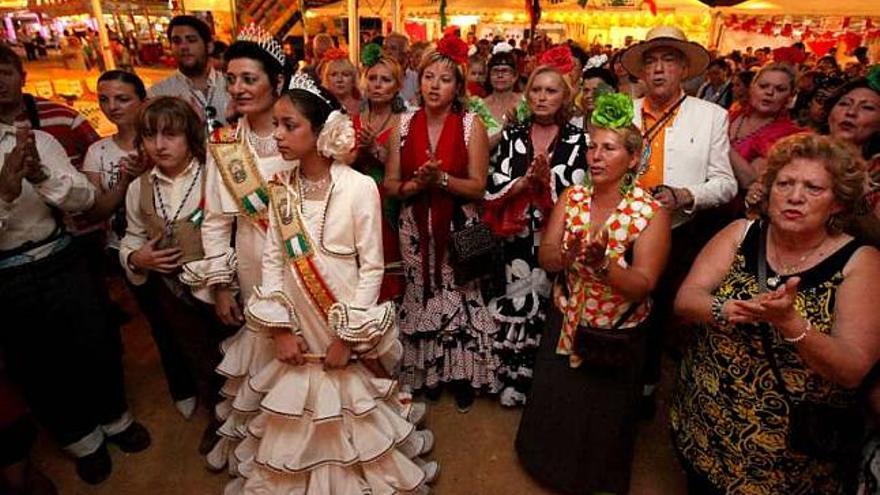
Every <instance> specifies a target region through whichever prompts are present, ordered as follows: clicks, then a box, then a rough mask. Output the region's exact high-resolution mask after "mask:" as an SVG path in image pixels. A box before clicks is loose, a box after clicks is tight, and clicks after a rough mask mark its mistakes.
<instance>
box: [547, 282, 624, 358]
mask: <svg viewBox="0 0 880 495" xmlns="http://www.w3.org/2000/svg"><path fill="white" fill-rule="evenodd" d="M565 273H566V272H561V273H560V274H559V275H558V277H559V278H561V279H562V281H561V282H560V281H559V278H557V283H561V287H562V291H563V292H564V294H565V297H566V298H568V297H570V295H571V293H570V292H569V290H568V283H567V282H566V280H567V278H566V275H565ZM640 305H641V302H634V303H631V304H630V306H629V308H627V310H626V311H624V312H623V314H622V315H620V317H619V318H617V321H615V322H614V325H612V326H611V328H593V327H588V326H585V325H578V327H577V328H576V329H575V332H574V338H573V339H572V343H571V345H572V350H573V351H574V353H575V354H577V356H578V357H580V358H581V362H582V365H585V366H588V367H590V368H600V369H613V368H622V367H624V366H626V365H627V364H629V363H631V362H632V359H633V347H632V343H633V341H634V340H635V339H636V338H638V337H639V336H640V333H641V332H640V330H641V327H639V328H626V329H621V328H620V326H621V325H623V324H624V323H625V322H626V320H628V319H629V317H630V316H632V315H633V314H634V313H635V312H636V310H638V309H639V306H640ZM580 311H581V309H580V308H579V309H578V313H580Z"/></svg>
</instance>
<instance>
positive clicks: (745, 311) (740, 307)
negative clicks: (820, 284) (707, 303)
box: [722, 277, 801, 326]
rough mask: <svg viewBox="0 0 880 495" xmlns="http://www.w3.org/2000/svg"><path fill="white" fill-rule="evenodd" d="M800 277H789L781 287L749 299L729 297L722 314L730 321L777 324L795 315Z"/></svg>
mask: <svg viewBox="0 0 880 495" xmlns="http://www.w3.org/2000/svg"><path fill="white" fill-rule="evenodd" d="M800 281H801V280H800V277H791V278H790V279H788V280H786V281H785V284H783V285H782V286H781V287H779V288H777V289H776V290H773V291H771V292H765V293H763V294H758V295H757V296H755V297H753V298H751V299H745V300H739V299H731V300H729V301H727V302H725V303H724V307H723V308H722V314H723V315H724V317H725V318H726V319H727V321H729V322H731V323H762V322H766V323H770V324H771V325H774V326H778V325H781V324H783V323H784V322H786V321H788V320H790V319H791V318H793V317H796V316H797V311H796V310H795V307H794V303H795V300H796V298H797V289H798V285H799V284H800Z"/></svg>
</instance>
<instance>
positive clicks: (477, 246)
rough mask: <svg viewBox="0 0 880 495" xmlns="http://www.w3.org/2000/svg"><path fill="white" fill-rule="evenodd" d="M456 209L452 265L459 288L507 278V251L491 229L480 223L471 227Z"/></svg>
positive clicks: (451, 255) (450, 244) (450, 260)
mask: <svg viewBox="0 0 880 495" xmlns="http://www.w3.org/2000/svg"><path fill="white" fill-rule="evenodd" d="M463 217H464V215H463V214H462V213H461V210H460V208H459V207H458V206H456V213H455V217H454V220H458V221H455V222H454V223H453V225H454V226H455V229H454V230H453V232H452V233H451V234H450V237H449V263H450V265H452V273H453V276H454V279H455V284H456V285H459V286H461V285H466V284H468V283H470V282H473V281H474V280H479V279H484V278H492V279H493V280H494V279H497V278H498V275H499V269H500V276H501V279H502V280H503V278H504V248H503V246H502V245H501V240H500V239H498V238H497V237H495V235H494V234H493V233H492V230H491V229H490V228H489V226H488V225H486V224H485V223H483V222H481V221H476V222H474V223H471V224H469V225H467V224H466V222H465V220H464V218H463Z"/></svg>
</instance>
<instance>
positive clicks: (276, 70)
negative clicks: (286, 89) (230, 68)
mask: <svg viewBox="0 0 880 495" xmlns="http://www.w3.org/2000/svg"><path fill="white" fill-rule="evenodd" d="M223 56H224V58H225V60H226V63H227V64H228V63H229V62H231V61H232V60H235V59H237V58H249V59H251V60H256V61H257V62H259V63H260V65H261V66H262V67H263V71H264V72H265V73H266V76H268V77H269V84H271V85H272V90H273V92H274V90H275V87H276V86H277V84H278V76H279V75H280V74H283V72H284V67H282V66H281V64H280V63H278V60H276V59H275V57H273V56H272V55H269V54H268V53H267V52H266V50H263V49H262V48H260V45H258V44H256V43H254V42H253V41H236V42H235V43H233V44H231V45H229V48H228V49H227V50H226V53H225V54H224V55H223ZM285 82H286V81H285Z"/></svg>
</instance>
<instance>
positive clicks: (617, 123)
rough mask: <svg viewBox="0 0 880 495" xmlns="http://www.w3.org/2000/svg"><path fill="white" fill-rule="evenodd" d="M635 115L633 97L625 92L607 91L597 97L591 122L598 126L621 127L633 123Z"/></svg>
mask: <svg viewBox="0 0 880 495" xmlns="http://www.w3.org/2000/svg"><path fill="white" fill-rule="evenodd" d="M634 117H635V109H634V107H633V101H632V98H630V97H629V95H626V94H623V93H605V94H601V95H599V96H598V97H597V98H596V104H595V108H593V113H592V115H591V116H590V122H592V123H593V125H595V126H597V127H604V128H606V129H608V128H610V129H620V128H621V127H627V126H630V125H632V122H633V118H634Z"/></svg>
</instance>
